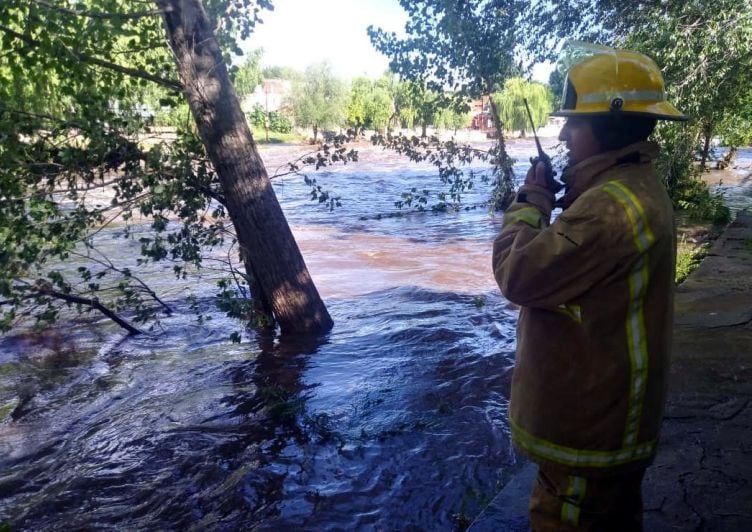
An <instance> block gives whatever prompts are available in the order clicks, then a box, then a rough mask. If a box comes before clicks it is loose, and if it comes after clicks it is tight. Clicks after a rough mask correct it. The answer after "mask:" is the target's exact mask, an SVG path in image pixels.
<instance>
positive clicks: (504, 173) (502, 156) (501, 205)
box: [488, 93, 514, 211]
mask: <svg viewBox="0 0 752 532" xmlns="http://www.w3.org/2000/svg"><path fill="white" fill-rule="evenodd" d="M489 94H490V93H489ZM488 101H489V103H490V104H491V120H492V121H493V125H494V129H496V143H497V144H496V149H497V150H498V153H497V154H496V159H495V160H494V174H495V175H496V189H495V190H494V191H493V201H494V206H495V208H496V210H500V211H503V210H505V209H506V208H507V207H509V205H511V204H512V201H513V200H514V170H513V169H512V160H511V159H510V158H509V155H508V154H507V148H506V144H505V143H504V129H503V124H502V123H501V118H500V116H499V109H498V107H496V102H494V100H493V97H489V98H488Z"/></svg>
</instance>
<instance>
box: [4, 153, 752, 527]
mask: <svg viewBox="0 0 752 532" xmlns="http://www.w3.org/2000/svg"><path fill="white" fill-rule="evenodd" d="M552 143H553V140H549V141H548V142H547V143H546V144H547V145H551V144H552ZM509 147H510V152H511V155H512V156H513V157H516V158H517V159H518V161H519V162H518V163H517V164H516V165H515V171H516V174H517V175H518V177H519V178H521V176H522V175H523V172H524V171H525V170H526V168H527V166H528V163H526V160H527V157H528V156H529V155H530V154H531V153H532V152H533V145H532V143H531V142H530V141H513V142H510V146H509ZM301 150H302V148H300V147H281V146H276V147H275V146H271V147H265V148H264V149H263V152H262V156H263V157H264V160H265V161H266V163H267V166H268V167H269V168H270V170H271V171H272V173H273V171H274V169H276V168H277V167H279V165H281V164H283V163H284V162H285V161H287V160H290V159H291V158H292V157H293V156H295V155H297V154H299V153H300V152H301ZM745 153H746V152H745ZM745 156H746V155H745ZM477 170H482V168H481V167H479V168H477ZM435 175H436V172H435V170H434V169H433V168H432V167H430V166H428V165H414V164H412V163H409V162H407V161H406V160H405V159H402V158H400V157H396V156H394V155H390V154H388V153H384V152H382V151H381V150H379V149H375V148H371V147H365V148H364V149H363V150H362V151H361V156H360V161H359V162H358V163H355V164H353V163H350V164H348V165H346V166H337V167H332V168H329V169H327V170H326V171H320V172H317V173H316V174H315V175H313V174H312V177H316V179H317V180H318V181H319V183H320V184H322V185H324V186H325V187H326V188H329V189H332V190H336V191H337V193H338V194H339V195H340V196H341V197H342V207H340V208H337V209H335V210H334V211H333V212H330V211H328V210H326V209H325V208H323V207H322V206H320V205H317V204H315V203H312V202H310V201H308V199H307V196H306V193H307V187H305V185H304V184H303V183H302V179H301V178H300V177H296V176H290V177H285V178H281V179H275V180H274V186H275V190H276V192H277V195H278V197H279V198H280V201H281V203H282V205H283V208H284V210H285V213H286V215H287V217H288V220H289V221H290V224H291V226H292V228H293V231H294V233H295V236H296V238H297V240H298V242H299V244H300V247H301V249H302V251H303V255H304V257H305V259H306V262H307V264H308V267H309V269H310V272H311V274H312V276H313V278H314V281H315V283H316V285H317V287H318V289H319V291H320V292H321V294H322V296H323V297H324V299H325V302H326V304H327V306H328V308H329V310H330V312H331V314H332V317H333V319H334V321H335V327H334V329H333V330H332V331H331V333H330V334H328V335H327V336H325V337H323V338H318V339H312V340H308V341H303V340H300V339H298V340H290V339H284V338H280V337H273V336H269V337H262V336H258V335H254V334H251V333H249V332H245V333H244V341H243V343H241V344H234V343H232V342H230V341H229V340H228V338H229V335H230V333H231V332H232V331H234V330H236V329H237V328H238V324H237V323H236V322H233V321H231V320H229V319H227V318H225V317H223V315H222V314H221V313H219V312H218V311H216V310H214V308H213V304H212V297H211V294H212V293H213V290H214V288H213V284H212V275H211V273H210V272H204V273H203V274H202V275H200V276H196V277H195V278H194V279H192V280H191V286H192V287H193V289H194V292H195V293H196V294H197V296H198V299H197V302H198V303H197V304H198V306H199V308H200V310H201V312H202V313H203V314H204V316H205V317H206V318H211V319H210V320H204V321H203V322H198V321H197V320H196V314H195V308H190V307H189V306H187V304H185V303H181V301H184V300H183V298H181V297H180V296H181V294H182V293H183V292H184V290H185V288H186V283H185V282H179V281H176V280H175V278H174V277H173V276H172V275H171V274H170V269H171V265H164V266H162V265H156V266H153V267H152V269H151V271H150V272H149V273H147V277H148V279H149V280H150V282H152V283H153V284H154V285H155V286H157V287H158V288H159V289H160V290H161V291H163V292H164V293H166V294H167V295H168V296H167V297H168V298H169V299H171V302H172V303H173V304H174V305H175V306H176V310H177V312H175V314H174V315H173V316H171V317H168V318H164V319H163V320H162V323H161V325H160V326H159V327H158V328H157V329H156V330H155V331H153V332H151V333H150V334H148V335H144V336H140V337H125V336H124V335H123V334H122V333H121V332H120V331H119V330H118V329H116V328H115V327H114V326H112V325H111V324H108V323H106V322H104V321H102V320H99V319H97V318H91V319H89V320H87V321H83V322H80V323H78V324H77V325H76V326H73V327H60V328H58V329H54V330H53V331H51V332H50V333H48V334H46V335H44V336H41V337H40V336H38V335H31V334H28V335H16V336H10V337H6V338H4V339H3V340H2V342H1V343H0V408H5V413H4V415H3V416H0V419H3V417H4V420H3V421H0V523H2V522H9V523H11V524H12V525H13V527H14V529H16V528H17V529H19V530H56V529H63V528H64V529H71V528H73V529H112V528H115V529H123V528H125V529H129V530H152V529H197V530H198V529H201V530H203V529H214V530H233V529H257V530H383V529H389V530H391V529H399V530H452V529H455V528H460V527H462V526H463V524H466V523H467V522H468V520H470V519H472V517H473V516H475V515H476V514H477V513H478V512H479V511H480V509H482V508H483V506H484V505H485V503H487V502H488V501H489V500H490V498H491V497H492V496H493V495H494V494H495V493H496V491H497V490H498V488H499V487H500V486H502V485H503V484H504V483H506V482H507V481H508V480H509V479H510V478H511V477H512V476H513V475H515V473H516V471H517V467H518V466H517V464H516V460H515V457H514V455H513V453H512V452H511V448H510V444H509V433H508V429H507V425H506V422H505V418H506V409H507V397H508V389H509V380H510V377H511V370H512V366H513V362H514V347H515V339H514V328H515V323H516V317H517V312H516V310H515V308H514V307H513V306H512V305H510V304H509V303H507V302H506V301H504V299H503V298H502V297H501V296H500V294H499V293H498V290H497V288H496V286H495V283H494V281H493V277H492V273H491V268H490V256H491V244H492V241H493V238H494V236H495V235H496V234H497V232H498V230H499V228H500V223H501V216H500V215H492V214H490V213H489V212H488V211H487V210H486V209H485V208H483V207H478V206H477V205H478V204H479V203H480V202H481V201H482V200H483V199H484V198H485V195H486V192H487V188H486V187H481V186H479V187H478V189H477V191H475V192H473V193H471V194H468V195H467V196H466V197H465V198H464V200H463V201H464V202H465V204H466V205H468V206H470V207H475V208H469V209H468V210H460V211H457V212H449V213H433V212H423V213H409V214H406V215H403V216H394V214H395V213H396V212H397V209H396V208H395V206H394V201H395V200H397V199H399V194H400V193H401V192H403V191H405V190H408V189H409V188H410V187H413V186H415V187H419V188H436V187H437V186H438V179H437V178H436V177H435ZM747 190H748V189H747ZM99 238H100V241H99V244H100V245H102V246H103V247H105V248H107V249H108V250H109V251H110V252H111V253H112V254H113V255H114V256H115V257H116V258H117V259H118V260H119V261H122V262H125V263H127V262H128V261H129V260H131V261H133V263H134V264H135V260H136V255H137V249H138V243H137V242H136V241H132V240H124V239H123V238H122V236H121V235H120V234H118V231H117V230H113V231H110V232H108V233H103V234H102V235H101V236H100V237H99ZM123 265H127V264H123ZM10 410H12V415H11V414H8V412H9V411H10Z"/></svg>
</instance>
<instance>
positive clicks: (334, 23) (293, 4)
mask: <svg viewBox="0 0 752 532" xmlns="http://www.w3.org/2000/svg"><path fill="white" fill-rule="evenodd" d="M262 18H263V20H264V23H263V24H261V25H260V26H257V28H256V30H255V31H254V33H253V35H252V36H251V38H250V39H248V41H246V43H245V46H244V48H246V49H250V50H252V49H255V48H263V49H264V53H263V56H262V60H261V63H262V65H263V66H274V65H279V66H291V67H293V68H295V69H296V70H300V71H303V70H305V68H306V67H307V66H308V65H311V64H313V63H318V62H320V61H323V60H329V61H330V62H331V64H332V70H333V71H334V73H335V74H336V75H337V76H339V77H342V78H345V79H350V78H353V77H356V76H362V75H365V76H367V77H370V78H376V77H379V76H380V75H381V74H383V73H384V71H385V70H387V68H388V67H389V61H388V60H387V59H386V57H384V56H383V55H381V54H380V53H378V52H377V51H376V50H374V48H373V46H371V41H370V39H369V38H368V34H367V33H366V28H368V26H369V25H370V24H373V25H374V26H376V27H381V28H384V29H386V30H388V31H396V32H401V30H402V29H403V28H404V25H405V22H406V20H407V15H406V14H405V12H404V11H403V10H402V8H401V7H400V5H399V2H397V0H316V1H313V0H275V1H274V11H266V12H263V14H262Z"/></svg>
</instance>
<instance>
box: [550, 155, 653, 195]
mask: <svg viewBox="0 0 752 532" xmlns="http://www.w3.org/2000/svg"><path fill="white" fill-rule="evenodd" d="M658 151H659V148H658V144H656V143H655V142H637V143H635V144H630V145H629V146H626V147H625V148H621V149H619V150H614V151H607V152H605V153H599V154H598V155H594V156H593V157H589V158H587V159H585V160H584V161H580V162H579V163H577V164H575V165H574V166H570V167H567V168H565V169H564V172H563V174H562V178H561V180H562V181H563V182H564V186H565V187H566V193H565V194H564V196H563V197H562V198H561V200H560V202H559V203H560V204H561V206H562V207H563V208H565V209H566V208H567V207H569V206H570V205H571V204H572V203H573V202H574V200H576V199H577V198H578V197H579V196H580V194H582V193H583V192H585V191H586V190H587V189H589V188H591V187H593V186H595V185H596V184H598V182H599V181H600V179H599V178H600V177H601V175H602V174H603V172H605V171H606V170H608V169H609V168H612V167H614V166H618V165H622V164H644V163H648V162H650V161H652V160H654V159H655V158H656V157H657V156H658Z"/></svg>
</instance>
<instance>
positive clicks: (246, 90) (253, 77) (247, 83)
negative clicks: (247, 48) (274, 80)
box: [232, 49, 263, 99]
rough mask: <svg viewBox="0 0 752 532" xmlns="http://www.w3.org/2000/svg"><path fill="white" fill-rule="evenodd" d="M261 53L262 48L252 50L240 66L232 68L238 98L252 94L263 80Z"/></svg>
mask: <svg viewBox="0 0 752 532" xmlns="http://www.w3.org/2000/svg"><path fill="white" fill-rule="evenodd" d="M261 54H262V51H261V50H260V49H258V50H253V51H251V52H250V53H249V54H248V56H247V57H246V59H245V61H243V63H241V64H240V66H238V67H237V68H233V69H232V74H233V85H234V86H235V91H236V92H237V93H238V98H241V99H242V98H244V97H245V96H248V95H249V94H251V93H252V92H253V90H254V89H255V88H256V87H257V86H258V85H259V84H260V83H261V81H262V80H263V76H262V75H261Z"/></svg>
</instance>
